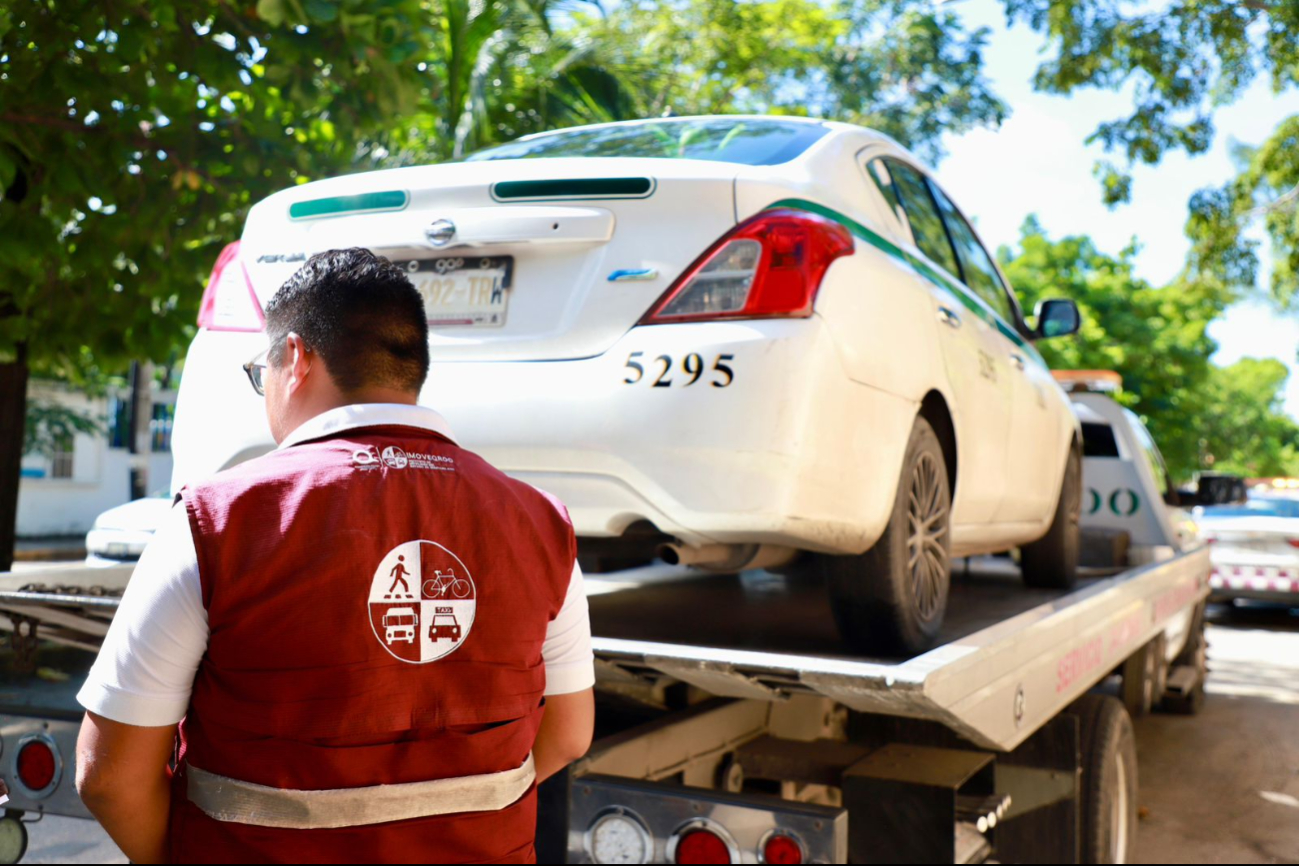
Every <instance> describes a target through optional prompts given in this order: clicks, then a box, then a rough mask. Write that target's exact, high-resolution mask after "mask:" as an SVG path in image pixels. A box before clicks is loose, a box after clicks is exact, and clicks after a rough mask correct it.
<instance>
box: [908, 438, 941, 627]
mask: <svg viewBox="0 0 1299 866" xmlns="http://www.w3.org/2000/svg"><path fill="white" fill-rule="evenodd" d="M944 488H945V482H944V481H943V478H942V473H941V472H939V468H938V461H937V460H936V459H934V456H933V455H932V454H922V455H920V459H919V460H918V461H916V466H915V469H914V470H913V471H912V473H911V485H910V488H909V490H908V492H907V528H908V532H907V572H908V573H909V574H910V575H911V590H912V597H913V598H914V599H915V605H916V610H917V612H918V613H919V614H920V616H921V618H922V619H924V620H926V621H928V620H932V619H933V618H934V617H935V616H937V614H938V611H939V609H940V608H941V607H942V603H943V584H944V582H945V581H946V577H947V573H948V556H947V545H946V544H945V543H944V542H945V541H946V538H947V512H948V505H947V502H946V497H945V496H944V495H943V493H944Z"/></svg>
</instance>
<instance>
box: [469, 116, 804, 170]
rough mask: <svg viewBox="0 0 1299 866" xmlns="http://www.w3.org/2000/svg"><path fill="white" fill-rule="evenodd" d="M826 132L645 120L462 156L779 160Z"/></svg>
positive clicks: (792, 125)
mask: <svg viewBox="0 0 1299 866" xmlns="http://www.w3.org/2000/svg"><path fill="white" fill-rule="evenodd" d="M828 132H829V129H827V128H826V127H824V126H822V125H821V124H819V123H796V122H793V121H788V120H776V119H770V120H768V119H762V118H759V119H753V118H746V119H740V118H727V117H715V118H707V119H703V120H693V119H691V120H672V119H664V120H649V121H638V122H635V123H623V124H616V125H613V126H601V127H595V128H587V129H569V130H560V131H559V132H551V133H546V134H544V135H538V136H536V137H534V138H528V139H523V140H520V141H512V142H510V143H509V144H502V145H499V146H497V147H492V148H488V149H487V150H480V151H479V152H478V153H475V154H473V155H472V156H470V157H468V159H467V161H468V162H478V161H482V160H491V159H535V158H546V157H562V156H615V157H650V158H657V159H706V160H711V161H714V162H736V163H739V164H741V165H779V164H780V163H782V162H789V161H790V160H791V159H795V158H796V157H798V156H799V155H801V154H802V153H803V151H805V150H807V149H808V148H809V147H811V146H812V144H813V143H814V142H816V141H818V140H819V139H820V138H822V137H823V136H824V135H825V134H826V133H828Z"/></svg>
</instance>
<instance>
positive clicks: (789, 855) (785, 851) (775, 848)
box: [762, 833, 803, 864]
mask: <svg viewBox="0 0 1299 866" xmlns="http://www.w3.org/2000/svg"><path fill="white" fill-rule="evenodd" d="M762 862H764V863H780V864H788V863H802V862H803V846H802V845H800V844H798V840H796V839H793V838H792V837H789V836H786V835H785V834H784V833H775V834H773V835H772V836H770V837H769V838H768V839H767V841H766V843H765V844H764V845H763V846H762Z"/></svg>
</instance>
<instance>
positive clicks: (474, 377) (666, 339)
mask: <svg viewBox="0 0 1299 866" xmlns="http://www.w3.org/2000/svg"><path fill="white" fill-rule="evenodd" d="M687 359H690V360H689V364H690V366H691V369H699V368H702V372H701V373H700V375H699V376H698V378H697V379H696V377H695V376H694V375H693V374H688V373H686V372H684V370H683V365H684V364H686V363H687ZM632 365H640V366H641V367H643V368H644V372H643V373H642V372H640V371H638V370H637V369H636V367H635V366H632ZM721 366H724V367H726V368H728V369H729V370H730V373H729V374H728V373H727V372H725V371H724V370H720V369H718V368H719V367H721ZM665 367H666V372H665ZM424 397H425V399H426V401H427V402H428V403H429V404H430V405H433V406H436V407H437V408H438V409H439V411H441V412H442V413H443V414H444V415H445V416H446V418H447V420H448V421H449V422H450V424H451V427H452V429H453V430H455V431H456V433H457V435H458V436H459V437H460V439H461V442H462V444H464V445H465V446H466V447H469V448H471V449H472V450H474V451H477V452H478V453H480V454H481V455H482V456H483V457H485V458H486V459H487V460H489V461H490V462H491V463H492V464H494V465H495V466H498V467H499V468H501V469H502V470H504V471H506V472H508V473H510V474H511V475H513V476H515V477H517V478H520V479H522V480H524V481H527V482H529V483H531V484H533V485H535V486H537V487H540V488H542V489H544V490H546V491H548V492H550V493H552V494H554V495H555V496H558V497H559V498H560V499H561V500H562V501H563V502H564V503H565V504H566V505H567V506H568V509H569V512H570V514H571V515H572V517H573V522H574V525H575V527H576V528H577V531H578V534H579V535H583V536H588V537H612V536H618V535H620V534H622V532H623V531H624V530H626V529H627V528H628V527H629V526H630V525H631V524H633V523H636V522H637V521H641V520H646V521H649V522H650V523H652V524H654V526H656V527H657V528H658V529H659V530H660V531H662V532H664V533H666V534H668V535H671V536H675V537H676V538H678V539H680V540H681V541H683V542H685V543H687V544H705V543H752V542H761V543H767V544H777V545H787V546H793V547H799V548H804V549H813V550H820V551H825V552H834V553H857V552H860V551H862V550H865V549H866V548H868V547H869V546H870V545H871V544H873V543H874V542H875V540H876V539H877V538H878V537H879V535H880V533H881V532H882V531H883V527H884V524H885V522H886V520H887V518H888V515H889V513H890V510H891V509H892V506H893V496H894V493H895V490H896V487H897V479H898V471H899V467H900V466H901V462H902V455H903V451H904V449H905V447H906V442H907V437H908V435H909V433H910V429H911V424H912V422H913V421H914V418H915V413H916V409H917V407H916V405H915V404H913V403H910V402H908V401H906V400H904V399H902V398H900V397H896V396H894V395H892V394H889V393H887V392H884V391H880V390H877V389H874V388H869V387H866V386H863V385H860V384H857V383H854V382H852V381H850V380H849V379H848V377H847V376H846V375H845V374H844V371H843V368H842V366H841V364H840V362H839V358H838V355H837V353H836V351H835V347H834V344H833V342H832V340H831V339H830V336H829V334H828V332H827V330H826V329H825V328H824V327H823V326H822V324H821V321H820V319H818V318H816V317H813V318H811V319H800V320H764V321H736V322H725V323H695V324H677V325H654V326H645V327H638V328H634V329H632V330H631V331H629V332H628V333H627V334H626V335H625V336H624V337H623V339H621V340H620V341H619V342H618V343H617V344H616V345H615V346H614V348H613V349H611V350H610V351H609V352H606V353H605V354H603V355H601V356H599V357H595V358H589V359H584V360H576V361H563V362H551V363H533V364H438V363H437V361H436V359H435V360H434V369H433V371H432V373H431V374H430V376H429V383H428V385H427V386H426V388H425V391H424Z"/></svg>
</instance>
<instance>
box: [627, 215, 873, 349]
mask: <svg viewBox="0 0 1299 866" xmlns="http://www.w3.org/2000/svg"><path fill="white" fill-rule="evenodd" d="M853 249H854V245H853V239H852V234H851V233H850V232H849V231H848V229H846V228H844V227H843V226H842V225H841V224H839V223H837V222H834V221H833V220H828V219H826V218H824V217H820V216H817V215H815V214H811V213H806V212H804V211H797V210H771V211H764V212H763V213H760V214H758V215H757V216H754V217H752V218H750V219H748V220H745V221H744V222H742V223H740V224H739V225H738V226H736V227H735V228H734V229H732V230H731V231H730V232H729V233H727V234H726V235H725V236H723V237H722V239H721V240H719V241H718V242H717V243H715V244H713V245H712V246H711V247H709V248H708V250H707V251H705V252H704V254H703V255H702V256H700V257H699V258H698V259H696V260H695V262H694V264H692V265H691V266H690V267H689V268H688V269H687V270H686V272H685V273H684V274H682V275H681V277H680V278H679V279H678V280H677V281H676V282H675V283H673V284H672V287H671V288H669V289H668V290H667V292H666V293H664V295H663V297H661V298H660V299H659V300H658V302H657V303H655V305H654V307H653V308H652V309H651V310H650V311H649V313H647V314H646V315H645V318H644V319H642V320H641V324H643V325H658V324H669V323H673V322H699V321H713V320H717V319H758V318H806V317H808V316H810V315H812V303H813V302H814V301H815V300H816V293H817V291H818V290H819V289H820V288H821V280H822V278H824V277H825V272H826V269H828V268H829V267H830V265H831V263H833V262H834V260H835V259H837V258H839V257H840V256H846V255H851V254H852V252H853Z"/></svg>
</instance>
